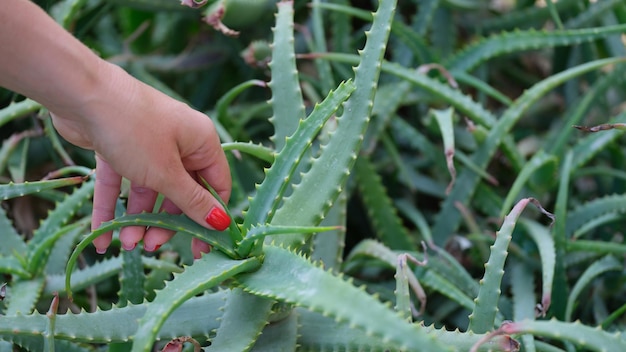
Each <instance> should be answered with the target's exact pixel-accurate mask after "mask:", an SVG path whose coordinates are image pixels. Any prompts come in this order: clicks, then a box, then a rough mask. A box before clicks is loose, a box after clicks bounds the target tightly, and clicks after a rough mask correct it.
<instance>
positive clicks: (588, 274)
mask: <svg viewBox="0 0 626 352" xmlns="http://www.w3.org/2000/svg"><path fill="white" fill-rule="evenodd" d="M615 270H622V263H621V262H619V261H618V260H616V259H615V257H613V256H610V255H608V256H606V257H603V258H602V259H599V260H596V261H594V262H593V264H591V265H589V266H588V267H587V269H585V271H584V272H583V273H582V275H580V277H579V278H578V281H576V284H574V287H572V290H571V291H570V294H569V296H568V297H567V308H566V309H565V320H566V321H571V320H572V314H573V313H574V308H575V304H576V300H577V299H578V296H579V295H580V293H581V292H582V291H583V290H584V289H585V287H586V286H587V285H588V284H589V283H591V281H592V280H593V279H595V278H596V277H598V276H599V275H601V274H603V273H605V272H607V271H615Z"/></svg>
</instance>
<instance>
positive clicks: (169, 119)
mask: <svg viewBox="0 0 626 352" xmlns="http://www.w3.org/2000/svg"><path fill="white" fill-rule="evenodd" d="M33 23H36V25H32V24H33ZM42 54H43V55H42ZM0 86H4V87H6V88H8V89H11V90H13V91H15V92H18V93H20V94H23V95H25V96H27V97H30V98H32V99H34V100H36V101H38V102H39V103H41V104H42V105H44V106H45V107H47V108H48V110H49V111H50V112H51V113H52V115H53V122H54V125H55V127H56V128H57V130H58V131H59V133H60V134H61V135H62V136H63V137H65V138H66V139H67V140H68V141H70V142H72V143H74V144H76V145H78V146H80V147H83V148H87V149H92V150H95V151H96V189H95V195H94V210H93V217H92V228H97V227H98V226H100V224H101V223H102V222H103V221H107V220H111V219H112V218H113V215H114V209H115V203H116V200H117V197H118V196H119V192H120V185H121V176H124V177H126V178H127V179H129V180H130V182H131V191H130V199H129V201H128V213H139V212H142V211H152V208H153V205H154V202H155V200H156V197H157V192H160V193H162V194H163V195H164V196H165V197H166V200H165V201H164V202H163V205H162V210H164V211H167V212H170V213H180V212H181V211H182V212H183V213H185V214H186V215H188V216H189V217H190V218H192V219H193V220H194V221H196V222H197V223H199V224H202V225H204V226H206V227H210V228H213V229H217V230H224V229H225V228H226V227H228V225H229V223H230V219H229V217H228V216H227V215H226V213H225V212H224V210H223V209H222V208H221V206H220V204H219V202H218V201H217V200H216V199H214V198H213V196H212V195H211V194H210V192H209V191H207V190H206V189H204V188H203V187H202V186H201V185H200V184H199V183H198V178H199V177H203V178H204V179H205V180H206V181H207V182H209V184H211V185H212V187H213V188H214V189H215V190H216V191H217V193H218V194H219V196H220V197H221V198H222V200H224V201H225V202H226V201H228V198H229V196H230V190H231V180H230V171H229V168H228V163H227V161H226V157H225V155H224V152H223V150H222V148H221V145H220V143H219V139H218V136H217V134H216V131H215V128H214V126H213V123H212V122H211V120H210V119H209V118H208V117H207V116H206V115H204V114H202V113H200V112H198V111H195V110H193V109H191V108H190V107H189V106H187V105H186V104H183V103H181V102H179V101H176V100H174V99H172V98H170V97H168V96H167V95H165V94H162V93H161V92H159V91H157V90H156V89H153V88H152V87H150V86H148V85H146V84H143V83H141V82H139V81H138V80H136V79H134V78H133V77H131V76H130V75H128V74H127V73H126V72H125V71H124V70H122V69H121V68H119V67H117V66H114V65H112V64H109V63H107V62H106V61H104V60H102V59H100V58H99V57H98V56H97V55H95V54H94V53H93V52H92V51H91V50H90V49H89V48H87V47H86V46H84V45H83V44H82V43H80V42H79V41H78V40H77V39H76V38H74V37H73V36H72V35H71V34H70V33H68V32H67V31H65V30H64V29H63V28H61V27H60V26H59V25H58V24H57V23H56V22H54V20H52V19H51V18H50V17H49V16H48V15H47V14H46V13H45V12H44V11H43V10H42V9H41V8H39V7H38V6H37V5H36V4H34V3H32V2H31V1H27V0H4V1H3V3H2V6H1V7H0ZM172 235H173V232H171V231H166V230H163V229H158V228H150V229H148V230H147V231H146V229H145V228H143V227H128V228H124V229H123V230H122V231H121V233H120V240H121V241H122V246H123V247H124V248H125V249H132V248H134V247H135V246H136V244H137V243H138V242H139V241H141V240H142V239H143V246H144V248H145V249H146V250H148V251H152V250H156V249H157V248H158V247H159V246H161V245H162V244H163V243H165V242H166V241H167V240H168V239H169V238H170V237H171V236H172ZM110 242H111V234H110V233H108V234H104V235H102V236H101V237H99V238H98V239H96V240H95V241H94V244H95V246H96V249H97V250H98V252H99V253H104V251H106V249H107V247H108V246H109V244H110ZM192 249H193V252H194V255H195V256H196V257H197V256H199V255H200V252H201V251H207V250H208V249H209V246H208V244H203V243H200V242H198V241H194V243H193V246H192Z"/></svg>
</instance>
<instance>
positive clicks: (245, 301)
mask: <svg viewBox="0 0 626 352" xmlns="http://www.w3.org/2000/svg"><path fill="white" fill-rule="evenodd" d="M273 303H274V302H273V301H272V300H269V299H265V298H263V297H259V296H254V295H251V294H249V293H247V292H244V291H243V290H241V289H238V288H235V289H233V290H231V292H230V294H229V295H228V298H227V299H226V305H225V306H224V308H223V310H224V315H222V318H221V319H220V326H219V328H217V331H216V336H215V338H214V339H213V340H211V346H210V347H209V348H208V349H207V351H209V352H210V351H242V352H246V351H249V350H250V349H251V348H252V346H254V344H255V342H256V340H257V339H258V338H259V335H261V331H262V330H263V328H264V327H265V326H266V324H268V317H269V315H270V311H271V308H272V304H273ZM233 336H237V338H233Z"/></svg>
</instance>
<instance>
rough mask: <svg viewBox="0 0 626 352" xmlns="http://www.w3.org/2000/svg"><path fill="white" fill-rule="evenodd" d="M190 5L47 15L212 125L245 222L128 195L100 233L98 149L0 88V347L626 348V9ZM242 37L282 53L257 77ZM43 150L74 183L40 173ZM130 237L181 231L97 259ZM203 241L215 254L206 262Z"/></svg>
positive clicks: (68, 3)
mask: <svg viewBox="0 0 626 352" xmlns="http://www.w3.org/2000/svg"><path fill="white" fill-rule="evenodd" d="M183 3H184V4H186V5H190V7H192V8H189V6H187V7H185V6H180V5H179V4H177V3H174V4H173V3H172V2H171V1H165V0H162V1H150V2H146V1H143V0H133V1H129V2H124V3H122V2H104V1H99V0H96V1H89V2H86V1H81V0H64V1H58V2H56V3H55V4H54V6H52V7H51V9H50V10H51V12H52V13H53V14H54V16H55V18H56V19H57V20H58V21H59V22H60V23H61V24H62V25H63V26H64V27H66V28H68V29H70V30H74V32H75V33H76V35H77V36H79V37H82V38H85V39H87V42H88V43H91V44H92V45H94V47H95V48H96V49H98V50H99V51H100V52H102V53H103V55H105V56H110V60H111V61H113V62H115V63H117V64H119V65H121V66H123V67H124V68H126V69H127V70H128V71H129V72H131V73H132V74H134V75H135V76H136V77H138V78H139V79H142V80H144V81H145V82H147V83H149V84H151V85H153V86H155V87H156V88H158V89H160V90H162V91H164V92H166V93H167V94H169V95H171V96H174V97H176V98H177V99H180V100H185V101H186V102H187V103H189V104H192V105H194V106H196V107H197V108H199V109H202V110H205V111H206V112H207V113H208V115H209V116H211V117H212V118H213V121H214V122H215V124H216V126H217V128H218V131H219V134H220V137H221V138H222V139H223V141H224V143H223V147H224V149H225V150H226V151H227V154H228V157H229V159H230V163H231V167H232V174H233V195H232V197H231V202H230V204H228V205H225V206H226V208H227V209H228V212H229V213H230V215H231V217H232V218H233V219H235V221H234V222H233V223H232V224H231V226H230V228H229V229H228V230H226V231H225V232H216V231H209V230H207V229H205V228H204V227H202V226H200V225H198V224H196V223H194V222H193V221H192V220H190V219H189V218H187V217H186V216H184V215H171V214H166V213H144V214H135V215H124V202H123V199H120V201H119V204H118V209H117V212H116V213H117V215H118V216H117V217H116V218H115V219H114V220H111V221H109V222H107V223H104V224H102V226H101V227H100V228H99V229H96V230H94V231H89V230H88V224H89V213H90V210H91V209H90V202H89V200H90V197H91V196H92V192H93V183H94V181H93V178H94V177H97V175H93V174H92V173H91V171H90V170H91V169H90V168H91V167H93V165H92V164H91V162H92V161H91V160H92V159H91V155H90V154H88V153H85V152H84V151H81V150H79V149H77V148H74V147H72V146H69V145H67V144H65V143H63V142H62V141H61V140H60V139H59V138H58V136H57V135H56V134H55V133H54V131H53V129H52V128H51V127H52V126H51V124H50V122H49V119H48V118H46V117H45V111H44V110H41V109H42V108H41V106H40V105H39V104H38V103H36V102H33V101H30V100H21V101H19V100H18V101H17V102H12V101H13V100H15V99H14V97H13V96H12V95H9V94H4V93H3V94H2V95H0V99H5V100H7V103H6V104H5V105H2V106H4V107H3V108H2V109H0V121H1V124H2V125H3V126H8V127H11V128H14V129H18V128H23V126H27V127H26V128H25V129H24V130H18V131H15V132H13V131H12V133H13V134H12V136H11V137H9V138H7V139H6V141H5V142H4V143H3V146H2V148H1V149H0V170H1V171H3V175H5V174H6V180H7V182H5V184H2V185H0V191H1V192H2V198H3V200H4V201H5V202H6V203H7V207H6V210H5V209H0V226H1V228H2V232H3V237H2V246H0V271H1V272H2V273H4V274H5V278H6V280H7V284H6V286H3V288H2V289H0V298H2V299H3V301H2V302H1V303H0V309H1V310H0V313H1V315H0V351H12V350H14V348H19V349H21V350H28V351H54V350H55V349H56V350H62V351H95V350H108V351H152V350H155V349H157V350H161V349H162V350H164V351H171V350H177V351H180V350H195V351H198V350H199V349H203V350H206V351H212V350H215V351H329V350H332V351H339V350H341V351H479V350H480V351H515V350H522V349H523V350H524V351H562V350H571V351H573V350H582V349H585V350H587V349H589V350H597V351H621V350H624V349H626V342H625V340H624V337H623V314H624V311H626V304H625V303H624V302H623V300H621V297H623V292H624V291H623V288H622V287H621V286H620V285H617V284H615V283H616V282H620V280H623V276H624V273H623V270H622V267H623V263H622V258H623V255H624V253H626V246H625V245H624V244H622V243H621V242H620V241H621V237H620V236H621V232H620V227H619V225H620V221H621V220H622V219H623V213H624V206H623V204H625V203H624V202H625V201H626V200H625V199H624V192H626V174H624V172H623V171H622V170H623V168H624V167H626V163H625V162H624V160H626V158H624V155H623V154H624V153H623V148H622V147H621V145H622V144H623V138H622V139H620V137H621V131H620V129H622V127H623V126H624V125H623V124H624V123H625V122H626V121H625V120H624V113H623V111H622V110H623V109H622V108H620V107H619V106H618V105H619V102H621V100H623V98H624V95H626V91H625V90H624V78H623V77H625V76H624V74H623V73H624V70H626V68H624V66H625V65H624V61H625V60H624V58H623V57H624V54H625V51H626V50H625V49H624V47H623V44H621V43H620V41H619V35H621V34H623V32H624V31H625V29H626V24H625V23H626V20H625V19H626V6H624V4H623V2H621V1H609V0H607V1H603V2H593V3H589V4H587V3H584V4H583V3H581V2H578V1H573V0H566V1H559V2H552V1H547V2H546V7H543V8H542V7H535V6H534V5H532V4H530V2H528V3H526V2H518V3H516V4H513V3H512V4H510V6H512V7H510V8H507V7H506V5H507V4H504V3H502V4H499V5H501V6H504V7H503V8H490V9H489V10H490V11H487V10H488V9H487V8H486V6H487V5H486V2H483V1H474V0H466V1H431V0H429V1H420V2H415V3H407V2H396V1H392V0H384V1H379V2H377V3H374V2H372V4H371V6H372V7H371V8H369V7H368V6H369V5H370V4H361V8H357V7H355V5H354V4H352V3H350V2H348V1H335V2H324V1H311V2H310V3H307V2H305V1H278V2H276V1H258V2H255V1H253V2H249V1H240V0H223V1H222V0H220V1H184V2H183ZM242 4H243V5H244V6H248V7H247V8H246V9H247V10H251V7H249V6H259V10H258V11H254V13H252V12H249V13H248V12H246V13H247V14H248V15H250V17H249V16H247V15H246V16H243V15H242V16H235V17H232V16H233V13H237V11H233V8H236V6H239V5H242ZM246 4H248V5H246ZM308 5H310V6H308ZM494 5H495V3H494ZM203 6H204V7H203ZM216 9H217V10H219V9H222V10H219V11H222V15H223V16H222V17H223V20H224V23H223V24H221V25H220V24H219V23H218V22H215V21H214V22H211V21H209V22H211V23H212V24H213V25H214V26H215V27H217V28H218V31H217V32H216V31H215V29H213V28H212V27H211V26H209V25H207V23H206V22H204V21H203V19H204V20H207V15H208V14H210V13H213V11H216ZM225 10H228V13H226V12H224V11H225ZM368 10H373V11H374V12H370V11H368ZM494 12H500V13H497V14H494ZM271 13H274V14H275V17H274V25H273V28H272V29H271V30H270V28H269V25H267V26H265V18H266V15H268V14H271ZM144 23H146V24H144ZM546 23H547V24H548V25H545V24H546ZM112 24H115V25H117V28H119V29H120V31H119V32H117V31H114V30H112V28H116V27H115V26H112ZM142 24H143V25H142ZM224 26H232V27H233V28H231V29H237V30H238V31H239V37H238V39H233V38H227V37H226V36H224V34H223V33H219V31H223V32H226V34H229V35H232V34H235V33H234V32H233V31H230V30H227V29H226V27H224ZM235 27H236V28H235ZM138 28H143V30H145V32H141V31H139V32H137V30H138ZM127 37H130V38H131V39H132V40H130V41H128V40H126V38H127ZM469 37H471V39H469V40H468V38H469ZM207 38H209V39H207ZM181 39H183V40H181ZM259 39H262V40H261V41H259ZM189 43H192V44H189ZM248 43H254V45H250V48H252V47H258V46H265V45H267V47H268V48H270V49H269V50H268V52H269V54H270V56H269V57H267V58H256V59H255V62H254V64H255V66H254V68H244V67H243V63H244V60H242V59H239V58H238V55H240V53H241V51H242V50H243V48H244V47H245V46H246V45H248ZM188 44H189V46H187V45H188ZM357 49H358V50H357ZM120 50H121V51H122V52H123V55H117V54H119V51H120ZM263 53H265V51H263ZM263 53H257V54H259V55H261V54H263ZM265 63H267V65H266V66H263V65H264V64H265ZM257 65H258V66H257ZM415 68H417V69H415ZM234 72H237V73H234ZM265 82H267V83H265ZM9 101H11V102H9ZM25 117H31V118H30V119H29V118H25ZM29 124H30V125H29ZM574 125H575V126H578V129H576V128H574V127H572V126H574ZM596 132H597V133H596ZM620 142H621V143H620ZM49 146H50V147H52V148H48V147H49ZM41 150H50V152H46V153H44V154H45V157H41V155H42V153H39V151H41ZM35 156H39V157H35ZM43 159H45V160H44V161H41V160H43ZM37 162H39V163H41V165H45V166H44V167H47V168H48V169H52V170H50V171H53V173H52V174H53V175H61V176H71V177H65V178H60V179H57V180H41V181H31V182H25V180H26V179H31V178H30V177H31V175H33V174H35V173H36V172H37V170H38V169H37V168H35V166H33V165H35V163H37ZM75 162H76V164H78V166H76V165H73V164H74V163H75ZM50 164H52V165H54V167H53V168H50V166H49V165H50ZM27 171H28V172H27ZM77 175H78V176H77ZM41 178H43V176H41ZM205 186H207V187H208V188H209V189H210V185H208V184H205ZM25 195H28V196H29V197H33V198H32V199H36V200H37V203H45V204H48V207H49V208H50V209H51V210H50V211H49V212H48V213H47V214H46V215H42V216H39V218H40V219H41V221H40V223H39V225H38V226H37V227H36V229H34V230H33V231H32V234H28V235H27V234H24V233H23V232H24V231H23V228H22V225H21V224H20V219H19V218H20V213H19V212H18V210H16V209H19V208H18V205H19V204H17V205H16V204H15V203H9V202H19V201H22V200H24V199H28V198H22V196H25ZM528 204H534V205H536V206H537V208H538V209H539V210H540V212H536V211H530V210H529V211H525V212H524V214H522V211H523V210H524V209H525V207H526V206H527V205H528ZM544 208H545V209H544ZM546 209H547V210H546ZM541 213H543V214H544V215H547V216H548V217H549V218H550V220H548V221H546V219H545V217H542V216H541ZM551 213H554V216H552V214H551ZM124 226H157V227H163V228H167V229H170V230H174V231H177V235H176V236H175V237H174V238H173V239H172V240H171V241H170V243H168V244H166V245H164V246H163V248H161V249H160V250H159V251H158V252H157V253H156V254H147V253H142V252H141V251H140V250H139V249H136V250H133V251H130V252H126V251H118V248H119V246H120V245H119V241H117V239H115V237H114V241H113V244H112V247H113V248H112V250H111V251H110V254H108V255H107V256H106V257H103V258H102V257H98V256H97V255H96V254H95V253H94V251H93V250H92V248H91V246H90V243H91V241H92V240H93V239H94V238H95V237H97V236H98V235H100V234H101V233H104V232H108V231H113V232H114V233H117V231H118V230H119V229H120V228H122V227H124ZM191 237H196V238H199V239H202V240H203V241H206V242H208V243H209V244H211V246H212V251H211V253H209V254H205V255H204V256H203V257H202V258H200V259H198V260H195V261H194V260H192V259H191V256H190V253H189V251H188V241H189V239H190V238H191ZM420 244H422V246H420ZM68 298H69V299H68ZM596 326H598V328H596ZM15 346H19V347H15Z"/></svg>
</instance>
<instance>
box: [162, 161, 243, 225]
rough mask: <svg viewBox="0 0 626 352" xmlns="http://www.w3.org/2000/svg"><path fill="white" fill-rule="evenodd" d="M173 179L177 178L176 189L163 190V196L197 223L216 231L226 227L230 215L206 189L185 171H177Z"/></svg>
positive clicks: (229, 220)
mask: <svg viewBox="0 0 626 352" xmlns="http://www.w3.org/2000/svg"><path fill="white" fill-rule="evenodd" d="M175 179H177V180H178V184H177V189H176V190H174V191H173V192H172V191H171V190H170V189H167V190H164V191H163V194H164V195H165V197H167V198H168V199H170V200H171V201H172V202H173V203H174V204H176V205H177V206H178V207H179V208H180V210H181V211H182V212H183V213H185V214H186V215H187V216H189V217H190V218H191V219H192V220H194V221H195V222H197V223H198V224H201V225H203V226H205V227H208V228H210V229H213V230H218V231H224V230H225V229H227V228H228V226H229V225H230V222H231V219H230V217H229V216H228V215H227V214H226V212H225V211H224V209H223V208H222V206H221V205H220V203H219V202H218V201H217V200H216V199H215V198H213V196H212V195H211V193H210V192H209V191H208V190H206V189H205V188H204V187H203V186H201V185H200V184H198V182H196V180H194V179H193V178H192V177H191V176H190V175H189V174H188V173H187V172H186V171H183V172H181V173H179V176H177V177H176V178H175ZM207 181H208V182H209V183H210V182H211V181H210V180H207ZM166 192H168V193H166ZM222 193H224V192H222Z"/></svg>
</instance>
